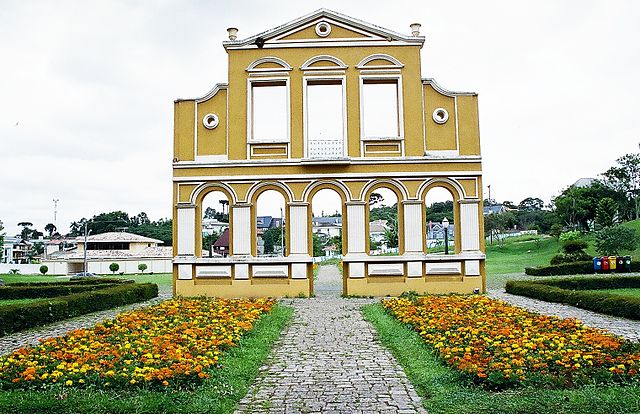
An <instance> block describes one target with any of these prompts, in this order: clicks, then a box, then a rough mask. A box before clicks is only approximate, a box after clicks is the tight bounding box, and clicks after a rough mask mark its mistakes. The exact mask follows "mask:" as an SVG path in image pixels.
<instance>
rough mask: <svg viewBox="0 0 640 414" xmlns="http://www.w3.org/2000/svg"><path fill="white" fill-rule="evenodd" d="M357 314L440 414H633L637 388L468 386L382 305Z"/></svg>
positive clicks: (639, 402) (639, 407)
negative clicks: (499, 388)
mask: <svg viewBox="0 0 640 414" xmlns="http://www.w3.org/2000/svg"><path fill="white" fill-rule="evenodd" d="M363 314H364V316H365V318H366V319H367V320H369V321H370V322H371V323H372V324H373V325H374V326H375V328H376V329H377V331H378V335H379V338H380V341H381V342H382V343H383V344H384V345H385V346H387V347H388V348H389V349H390V350H391V352H392V354H393V355H394V356H395V357H396V359H397V360H398V362H399V363H400V365H401V366H402V367H403V368H404V371H405V372H406V373H407V376H408V377H409V380H410V381H411V383H412V384H413V385H414V387H416V391H417V392H418V394H419V395H420V396H421V397H422V398H423V404H424V406H425V408H426V409H427V411H428V412H429V413H432V414H440V413H451V414H453V413H456V414H464V413H469V414H471V413H473V414H476V413H500V414H509V413H537V414H545V413H549V414H558V413H575V414H581V413H584V414H591V413H638V412H640V386H638V385H636V386H598V387H583V388H577V389H571V390H546V389H537V388H524V389H519V390H511V391H503V392H491V391H486V390H484V389H481V388H477V387H473V386H469V385H467V384H466V383H465V381H464V380H463V379H462V377H461V375H459V374H458V373H457V372H456V371H455V370H453V369H451V368H449V367H447V366H445V365H443V364H442V363H440V362H439V361H438V360H437V359H436V357H435V356H434V355H433V354H432V353H431V351H430V350H429V349H428V348H427V346H426V345H425V344H424V342H423V341H422V339H421V338H420V337H419V336H418V334H417V333H415V332H414V331H413V330H411V329H409V328H408V327H406V326H405V325H403V324H402V323H401V322H399V321H398V320H397V319H395V318H393V317H392V316H390V315H389V314H387V313H386V312H385V311H384V309H383V308H382V305H380V304H379V303H378V304H375V305H366V306H365V307H363Z"/></svg>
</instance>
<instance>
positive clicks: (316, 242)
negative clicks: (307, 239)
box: [311, 233, 324, 257]
mask: <svg viewBox="0 0 640 414" xmlns="http://www.w3.org/2000/svg"><path fill="white" fill-rule="evenodd" d="M311 237H313V257H319V256H322V255H323V254H322V253H323V250H322V248H323V247H324V245H323V243H322V240H320V236H318V234H317V233H313V235H312V236H311Z"/></svg>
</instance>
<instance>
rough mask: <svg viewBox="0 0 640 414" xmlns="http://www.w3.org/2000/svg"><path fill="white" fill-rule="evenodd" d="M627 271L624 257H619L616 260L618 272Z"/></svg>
mask: <svg viewBox="0 0 640 414" xmlns="http://www.w3.org/2000/svg"><path fill="white" fill-rule="evenodd" d="M624 271H625V268H624V257H622V256H618V257H617V259H616V272H618V273H622V272H624Z"/></svg>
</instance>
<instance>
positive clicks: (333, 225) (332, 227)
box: [311, 216, 342, 238]
mask: <svg viewBox="0 0 640 414" xmlns="http://www.w3.org/2000/svg"><path fill="white" fill-rule="evenodd" d="M311 226H312V228H313V232H314V233H315V234H324V235H326V236H327V237H329V238H331V237H335V236H340V235H341V234H342V217H340V216H338V217H313V218H312V219H311Z"/></svg>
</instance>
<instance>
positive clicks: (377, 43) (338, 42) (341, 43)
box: [223, 38, 424, 50]
mask: <svg viewBox="0 0 640 414" xmlns="http://www.w3.org/2000/svg"><path fill="white" fill-rule="evenodd" d="M303 42H305V43H294V41H291V43H266V44H265V45H264V46H263V47H262V48H263V49H290V48H314V49H317V48H320V47H369V46H371V47H390V46H412V45H411V44H407V42H402V41H388V40H384V39H381V40H366V39H365V40H358V39H357V38H348V39H332V38H327V39H323V40H320V41H314V42H309V43H306V42H307V41H303ZM409 43H413V46H417V47H418V46H419V47H422V43H424V42H409ZM223 45H224V43H223ZM229 49H231V50H255V49H256V46H255V45H253V44H251V45H247V46H240V47H234V48H229Z"/></svg>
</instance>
